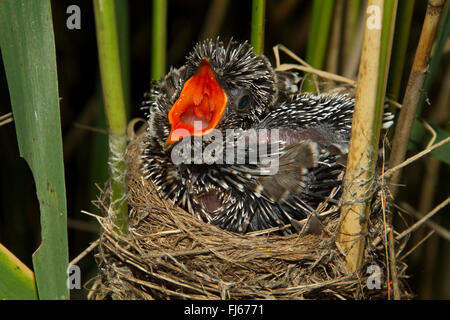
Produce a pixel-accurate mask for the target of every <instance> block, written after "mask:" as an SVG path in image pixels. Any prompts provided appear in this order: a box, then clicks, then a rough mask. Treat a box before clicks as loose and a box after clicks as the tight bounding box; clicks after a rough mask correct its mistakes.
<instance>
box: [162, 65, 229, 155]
mask: <svg viewBox="0 0 450 320" xmlns="http://www.w3.org/2000/svg"><path fill="white" fill-rule="evenodd" d="M208 60H209V59H207V58H203V59H202V62H201V64H200V67H199V68H198V70H197V72H196V73H195V74H194V75H193V76H192V77H191V78H189V79H188V80H187V81H186V83H185V84H184V86H183V89H182V90H181V94H180V97H179V98H178V100H177V101H175V103H174V105H173V106H172V108H171V109H170V111H169V123H170V125H171V130H170V134H169V137H168V138H167V141H166V146H169V145H171V144H173V143H175V142H177V141H178V140H180V139H182V138H183V137H185V136H190V135H197V136H203V135H206V134H208V133H209V132H211V131H212V130H213V129H214V128H215V127H216V126H217V124H218V123H219V121H220V118H221V117H222V114H223V112H224V111H225V108H226V105H227V101H228V98H227V95H226V93H225V91H224V90H223V89H222V88H221V87H220V85H219V83H218V82H217V79H216V76H215V74H214V71H213V70H212V69H211V66H210V65H209V61H208Z"/></svg>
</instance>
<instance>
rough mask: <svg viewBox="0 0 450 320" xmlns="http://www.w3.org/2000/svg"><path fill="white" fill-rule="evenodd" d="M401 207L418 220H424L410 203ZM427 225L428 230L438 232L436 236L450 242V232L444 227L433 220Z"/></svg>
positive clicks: (427, 222) (426, 222)
mask: <svg viewBox="0 0 450 320" xmlns="http://www.w3.org/2000/svg"><path fill="white" fill-rule="evenodd" d="M401 205H402V207H403V208H404V210H405V211H406V212H407V213H408V214H410V215H412V216H413V217H415V218H416V219H418V220H419V219H421V218H422V214H420V213H419V212H418V211H416V210H414V208H413V207H412V206H411V205H409V204H408V203H406V202H403V203H402V204H401ZM425 225H426V226H427V227H428V228H430V229H433V230H434V231H435V232H436V234H438V235H439V236H441V237H442V238H444V239H445V240H447V241H450V231H449V230H447V229H445V228H444V227H442V226H440V225H439V224H437V223H436V222H434V221H431V220H429V221H425Z"/></svg>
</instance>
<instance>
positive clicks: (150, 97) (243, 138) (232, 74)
mask: <svg viewBox="0 0 450 320" xmlns="http://www.w3.org/2000/svg"><path fill="white" fill-rule="evenodd" d="M299 79H300V78H299V77H298V76H297V75H296V74H295V73H290V72H277V71H275V70H274V69H273V67H272V66H271V64H270V63H269V61H268V60H267V58H266V57H264V56H263V55H256V54H255V53H254V52H253V50H252V47H251V46H250V45H249V44H248V43H237V42H234V41H230V42H229V43H228V44H227V45H226V46H225V45H224V44H223V43H222V42H220V41H219V40H216V41H213V40H205V41H203V42H200V43H198V44H197V45H196V46H195V47H194V49H193V51H192V52H191V53H190V54H189V55H188V56H187V59H186V64H185V65H184V66H182V67H181V68H178V69H175V68H172V69H171V70H170V71H169V73H168V74H167V75H166V76H165V77H164V78H163V79H162V80H161V81H160V82H158V83H155V84H154V85H153V87H152V89H151V91H150V93H148V94H147V95H146V100H145V101H144V102H143V108H144V109H145V110H146V111H147V116H148V131H147V133H146V139H145V145H144V146H143V151H142V159H143V174H144V177H145V178H146V179H151V180H152V181H153V182H154V184H155V186H156V188H157V190H158V191H159V192H160V193H161V194H162V195H163V197H165V198H166V199H172V200H173V201H174V203H175V204H177V205H179V206H180V207H182V208H184V209H185V210H186V211H188V212H189V213H191V214H192V215H194V216H196V217H197V218H199V219H202V220H203V221H205V222H207V223H211V224H214V225H217V226H218V227H220V228H223V229H225V230H230V231H234V232H239V233H246V232H251V231H257V230H263V229H267V228H271V227H277V226H283V225H285V224H288V223H293V220H298V219H302V218H305V217H307V216H308V215H310V214H311V213H312V212H313V211H314V210H315V208H316V207H317V205H318V204H319V203H320V202H323V201H324V200H325V199H326V198H327V197H328V196H329V194H330V192H331V190H332V189H333V188H334V187H336V186H339V185H340V183H341V179H342V173H343V171H344V169H345V162H346V154H347V152H348V145H349V139H350V131H351V123H352V115H353V107H354V99H352V98H350V97H349V96H347V95H339V94H335V95H320V96H315V95H312V94H297V91H298V88H297V86H296V83H297V82H298V81H299ZM291 231H292V230H291V229H285V230H284V231H283V232H285V233H286V232H291Z"/></svg>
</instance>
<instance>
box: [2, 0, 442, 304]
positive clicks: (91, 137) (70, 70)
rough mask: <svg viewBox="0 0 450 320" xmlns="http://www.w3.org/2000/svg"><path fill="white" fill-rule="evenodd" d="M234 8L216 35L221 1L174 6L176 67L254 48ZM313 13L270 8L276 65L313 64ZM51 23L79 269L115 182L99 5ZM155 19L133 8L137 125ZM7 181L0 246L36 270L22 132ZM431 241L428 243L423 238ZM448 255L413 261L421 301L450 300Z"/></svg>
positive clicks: (35, 231) (31, 189) (411, 193)
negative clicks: (309, 46)
mask: <svg viewBox="0 0 450 320" xmlns="http://www.w3.org/2000/svg"><path fill="white" fill-rule="evenodd" d="M226 2H227V6H226V13H225V14H224V16H223V21H222V22H221V23H220V20H218V19H216V20H214V19H213V21H215V23H213V24H212V25H207V20H208V19H207V17H208V16H209V9H210V7H211V5H212V3H213V1H200V0H196V1H182V0H169V4H168V32H167V39H168V40H167V41H168V43H167V65H168V66H175V67H178V66H181V65H182V64H183V63H184V57H185V56H186V55H187V54H188V53H189V51H190V50H191V49H192V47H193V46H194V44H195V43H196V42H197V41H198V40H200V39H202V38H204V37H205V36H208V35H209V36H213V37H214V38H215V37H216V35H220V37H221V40H224V41H228V40H229V39H230V37H233V39H235V40H238V41H244V40H250V19H251V1H249V0H247V1H236V0H231V1H226ZM425 3H426V1H424V0H418V1H416V8H415V15H414V19H413V23H412V27H411V34H410V42H409V50H408V59H407V61H408V63H407V65H408V68H405V71H404V72H405V75H407V74H408V72H409V70H410V69H409V67H410V65H411V63H412V59H413V54H414V52H415V49H414V48H415V47H416V46H417V41H418V39H419V35H420V29H421V26H422V23H423V17H424V13H425V8H426V6H425ZM71 4H77V5H79V6H80V8H81V30H69V29H67V27H66V19H67V18H68V16H69V15H68V14H66V8H67V7H68V6H69V5H71ZM311 4H312V2H311V1H309V0H303V1H302V0H297V1H295V0H280V1H275V0H268V1H267V7H266V25H265V30H266V35H265V52H266V55H267V56H268V58H269V59H270V60H271V61H272V62H274V59H273V54H272V50H271V48H272V46H274V45H276V44H278V43H281V44H284V45H285V46H287V47H288V48H290V49H291V50H292V51H294V52H295V53H296V54H298V55H299V56H301V57H304V52H305V46H306V42H307V37H308V31H309V22H310V15H311ZM52 13H53V23H54V32H55V42H56V56H57V63H58V77H59V95H60V97H61V102H60V106H61V123H62V134H63V145H64V162H65V174H66V190H67V212H68V224H69V251H70V252H69V254H70V260H71V259H73V258H74V257H76V256H77V255H78V254H79V253H80V252H82V251H83V250H84V249H85V248H86V247H87V246H88V245H89V244H90V242H92V241H94V240H95V239H96V237H97V234H96V232H97V230H98V227H97V224H96V222H95V221H94V219H93V218H91V217H89V216H87V215H85V214H83V213H81V210H86V211H89V212H93V213H99V210H98V209H97V208H95V207H94V206H93V205H92V204H91V200H94V199H96V196H97V194H98V190H97V188H96V187H95V183H98V184H99V186H100V187H101V186H102V185H103V183H104V181H105V180H106V179H107V169H106V157H107V136H106V134H105V120H104V115H103V110H102V108H103V106H102V101H101V87H100V82H99V68H98V57H97V44H96V37H95V23H94V16H93V5H92V1H90V0H86V1H61V0H58V1H55V0H54V1H52ZM151 13H152V5H151V1H136V0H134V1H129V14H128V17H129V50H130V59H129V61H130V79H131V83H130V88H131V91H130V97H129V101H128V103H129V106H130V110H129V116H130V118H133V117H142V116H143V114H142V112H141V110H140V108H139V106H140V102H141V99H142V96H143V93H144V92H145V91H146V90H148V88H149V82H150V57H151ZM217 22H219V23H217ZM449 60H450V59H449V54H448V53H447V54H445V55H444V57H443V62H442V65H443V66H445V65H447V66H448V65H449V63H448V62H449ZM447 68H448V67H447ZM441 69H442V70H440V71H439V74H438V75H437V78H436V81H435V83H434V85H433V87H432V88H433V89H432V90H431V92H430V95H429V98H430V101H433V99H437V97H438V95H439V90H440V84H441V83H442V81H443V77H444V75H445V70H446V68H441ZM447 74H448V72H447ZM404 78H407V77H404ZM430 110H432V109H431V108H430V107H428V108H426V110H425V114H428V113H430ZM10 111H11V106H10V102H9V95H8V87H7V82H6V77H5V73H4V70H3V63H0V115H3V114H6V113H8V112H10ZM430 114H431V113H430ZM424 164H425V161H418V162H416V163H415V164H413V165H411V166H410V167H409V168H407V170H405V171H404V175H405V179H404V182H405V184H407V185H408V188H403V190H402V192H401V194H400V197H399V202H400V201H407V202H408V203H409V204H410V205H411V206H412V207H414V208H418V206H419V202H420V198H421V194H422V192H423V189H422V188H421V186H422V182H423V177H424V175H426V170H425V165H424ZM439 172H440V174H439V175H440V179H439V180H438V181H437V183H436V184H435V186H434V188H435V191H434V192H432V194H433V201H432V204H433V206H432V207H434V206H435V205H436V204H437V203H439V202H440V201H442V200H443V199H445V197H446V195H448V193H449V183H448V181H450V174H449V168H448V166H445V165H444V164H441V168H440V171H439ZM0 177H1V179H0V243H2V244H4V245H5V246H6V247H7V248H9V249H10V250H11V251H12V252H13V253H14V254H15V255H17V256H18V258H19V259H21V260H22V261H23V262H25V263H26V264H27V265H28V266H29V267H31V266H32V262H31V257H32V253H33V252H34V251H35V250H36V249H37V247H38V245H39V242H40V235H39V229H40V225H39V206H38V203H37V200H36V193H35V186H34V182H33V179H32V175H31V172H30V170H29V168H28V167H27V164H26V163H25V161H24V160H23V159H22V158H20V156H19V152H18V148H17V141H16V136H15V128H14V123H10V124H8V125H6V126H2V127H0ZM446 213H448V210H447V211H446ZM409 221H410V222H413V221H415V220H413V219H411V220H409ZM435 221H436V222H439V223H441V224H442V225H443V226H444V227H446V228H449V226H450V224H449V218H448V214H447V215H446V214H445V213H440V214H439V215H438V216H437V217H436V219H435ZM426 232H428V230H426ZM422 234H423V235H425V233H424V232H422ZM423 235H422V236H423ZM418 240H420V238H414V239H412V240H411V241H410V242H411V244H410V245H412V244H414V243H417V242H418ZM449 249H450V247H449V243H448V242H446V241H445V240H442V239H440V238H439V237H438V236H437V235H433V236H432V237H431V238H430V239H429V240H428V241H427V242H426V243H425V244H424V245H422V246H421V248H420V249H418V250H416V252H415V253H413V254H412V255H411V256H410V257H411V259H410V260H409V261H408V262H409V269H408V271H409V272H408V274H410V275H411V279H410V284H411V288H412V290H413V292H415V293H416V294H417V296H418V298H444V299H449V298H450V289H449V287H450V272H449V270H450V254H449V252H450V250H449ZM79 266H80V267H81V270H82V277H83V278H82V282H83V283H85V282H86V281H87V280H88V279H90V278H91V277H93V276H95V272H96V271H95V270H96V269H95V267H96V266H95V263H94V259H93V257H92V255H89V256H88V257H87V258H85V259H83V260H82V261H81V262H80V263H79ZM71 294H72V298H74V299H80V298H84V297H85V295H86V292H85V291H83V290H73V291H72V292H71Z"/></svg>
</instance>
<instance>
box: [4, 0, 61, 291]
mask: <svg viewBox="0 0 450 320" xmlns="http://www.w3.org/2000/svg"><path fill="white" fill-rule="evenodd" d="M0 25H1V26H2V31H1V32H0V46H1V51H2V56H3V62H4V64H5V71H6V78H7V81H8V87H9V92H10V98H11V105H12V111H13V114H14V121H15V126H16V134H17V141H18V144H19V150H20V154H21V156H22V157H23V158H25V160H26V161H27V163H28V165H29V166H30V168H31V170H32V173H33V177H34V181H35V183H36V190H37V197H38V201H39V204H40V211H41V228H42V230H41V244H40V246H39V248H38V249H37V251H36V252H35V253H34V256H33V268H34V271H35V277H36V283H37V288H38V293H39V298H40V299H67V298H68V297H69V290H68V288H67V284H66V283H67V267H68V249H67V216H66V194H65V182H64V164H63V156H62V139H61V124H60V113H59V96H58V77H57V71H56V56H55V41H54V36H53V24H52V14H51V7H50V1H49V0H40V1H28V0H2V1H0Z"/></svg>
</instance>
